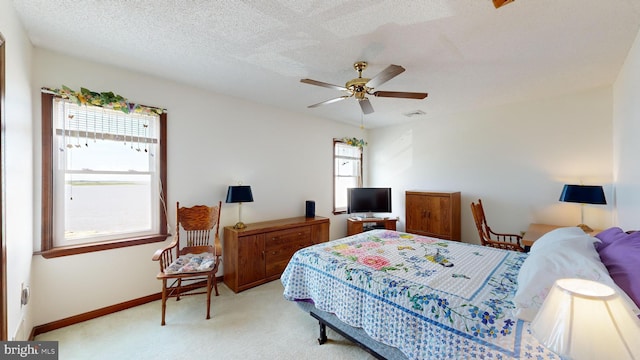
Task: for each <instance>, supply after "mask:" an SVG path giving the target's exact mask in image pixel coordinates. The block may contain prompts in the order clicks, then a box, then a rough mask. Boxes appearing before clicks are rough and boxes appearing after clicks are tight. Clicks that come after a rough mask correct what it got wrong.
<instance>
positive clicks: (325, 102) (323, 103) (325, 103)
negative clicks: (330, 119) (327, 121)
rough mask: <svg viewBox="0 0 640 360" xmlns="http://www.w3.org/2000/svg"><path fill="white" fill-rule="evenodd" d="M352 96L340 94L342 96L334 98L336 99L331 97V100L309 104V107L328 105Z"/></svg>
mask: <svg viewBox="0 0 640 360" xmlns="http://www.w3.org/2000/svg"><path fill="white" fill-rule="evenodd" d="M350 97H351V96H349V95H344V96H340V97H337V98H334V99H329V100H326V101H323V102H320V103H317V104H313V105H309V106H307V107H308V108H314V107H318V106H320V105H327V104H331V103H334V102H338V101H340V100H344V99H347V98H350Z"/></svg>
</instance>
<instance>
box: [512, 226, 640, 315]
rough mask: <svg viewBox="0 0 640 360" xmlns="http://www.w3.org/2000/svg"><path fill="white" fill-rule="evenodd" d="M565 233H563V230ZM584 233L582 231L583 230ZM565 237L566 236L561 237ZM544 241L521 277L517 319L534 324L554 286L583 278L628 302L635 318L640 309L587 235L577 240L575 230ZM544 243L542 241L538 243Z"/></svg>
mask: <svg viewBox="0 0 640 360" xmlns="http://www.w3.org/2000/svg"><path fill="white" fill-rule="evenodd" d="M576 229H578V230H580V229H579V228H576ZM559 230H561V229H559ZM580 231H581V232H582V230H580ZM561 235H564V236H561ZM549 238H550V239H551V240H548V241H543V242H542V243H541V245H542V246H538V247H537V248H536V249H535V251H534V249H533V248H532V249H531V250H532V251H531V252H530V254H529V256H528V257H527V259H526V260H525V261H524V263H523V264H522V267H521V268H520V272H519V273H518V290H517V291H516V295H515V296H514V298H513V301H514V303H515V306H516V308H515V311H514V315H515V316H516V317H518V318H520V319H522V320H525V321H532V320H533V318H534V317H535V315H536V314H537V313H538V310H540V307H541V306H542V303H543V302H544V299H545V298H546V297H547V294H548V293H549V290H550V289H551V286H553V283H554V282H555V281H556V280H557V279H561V278H580V279H587V280H594V281H599V282H601V283H603V284H605V285H608V286H610V287H612V288H613V289H614V290H616V291H617V292H618V293H619V294H620V295H621V297H622V298H623V299H624V300H626V301H627V303H628V304H629V307H630V308H631V309H632V310H633V312H634V313H635V314H639V313H640V309H638V307H637V306H636V305H635V303H634V302H633V301H631V300H630V299H629V296H628V295H627V294H626V293H625V292H624V291H622V290H621V289H620V288H619V287H618V286H617V285H616V284H615V282H614V281H613V279H612V278H611V276H610V275H609V272H608V271H607V268H606V267H605V266H604V264H603V263H602V262H601V261H600V256H599V255H598V252H597V251H596V249H595V247H594V243H595V242H597V240H598V239H595V240H594V238H593V237H591V236H589V235H587V234H585V233H584V232H582V235H580V236H576V232H575V231H573V230H564V231H560V232H559V234H558V233H556V234H553V235H552V236H551V237H549ZM540 240H544V239H543V238H542V237H541V238H540V239H539V240H537V241H536V242H535V243H534V246H535V245H536V244H537V243H538V241H540Z"/></svg>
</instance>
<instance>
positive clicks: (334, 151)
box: [332, 139, 364, 215]
mask: <svg viewBox="0 0 640 360" xmlns="http://www.w3.org/2000/svg"><path fill="white" fill-rule="evenodd" d="M339 143H340V144H346V145H349V144H348V143H347V142H346V141H343V140H341V139H333V148H332V150H333V164H332V166H333V214H334V215H340V214H346V213H347V209H346V208H345V209H344V210H342V209H340V210H338V209H337V208H336V180H337V178H338V174H336V159H337V157H336V145H337V144H339ZM349 146H353V145H349ZM353 147H355V148H358V146H353ZM359 149H360V169H358V171H359V174H358V181H357V182H358V187H362V184H363V173H362V168H363V165H362V163H363V156H364V151H363V149H362V148H359Z"/></svg>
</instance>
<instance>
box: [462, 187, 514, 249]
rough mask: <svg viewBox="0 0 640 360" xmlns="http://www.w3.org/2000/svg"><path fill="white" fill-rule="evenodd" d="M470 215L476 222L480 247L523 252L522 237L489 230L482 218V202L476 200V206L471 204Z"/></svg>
mask: <svg viewBox="0 0 640 360" xmlns="http://www.w3.org/2000/svg"><path fill="white" fill-rule="evenodd" d="M471 213H473V219H474V220H475V221H476V228H477V229H478V234H479V235H480V242H481V243H482V245H484V246H491V247H494V248H498V249H504V250H513V251H520V252H525V251H524V248H523V247H522V236H520V235H516V234H500V233H496V232H493V231H492V230H491V228H490V227H489V225H488V224H487V219H486V218H485V216H484V209H483V208H482V200H480V199H478V204H475V203H473V202H472V203H471Z"/></svg>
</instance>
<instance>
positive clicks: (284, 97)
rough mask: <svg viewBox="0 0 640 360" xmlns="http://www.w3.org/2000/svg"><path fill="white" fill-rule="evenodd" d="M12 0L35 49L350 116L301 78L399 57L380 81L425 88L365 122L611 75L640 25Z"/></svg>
mask: <svg viewBox="0 0 640 360" xmlns="http://www.w3.org/2000/svg"><path fill="white" fill-rule="evenodd" d="M13 3H14V6H15V8H16V10H17V12H18V14H19V16H20V18H21V21H22V23H23V25H24V26H25V28H26V30H27V33H28V36H29V38H30V39H31V41H32V42H33V44H34V45H35V46H37V47H41V48H46V49H50V50H54V51H57V52H62V53H66V54H69V55H72V56H76V57H80V58H86V59H89V60H94V61H98V62H102V63H106V64H111V65H115V66H118V67H122V68H127V69H131V70H135V71H138V72H141V73H147V74H151V75H156V76H159V77H162V78H167V79H171V80H176V81H179V82H182V83H187V84H192V85H194V86H197V87H200V88H204V89H208V90H211V91H214V92H218V93H222V94H227V95H231V96H235V97H239V98H245V99H248V100H250V101H254V102H260V103H264V104H270V105H273V106H276V107H280V108H284V109H289V110H292V111H297V112H303V113H307V114H312V115H316V116H320V117H326V118H331V119H335V120H338V121H344V122H348V123H352V124H356V125H358V124H360V121H361V117H360V116H361V115H360V114H361V113H360V107H359V106H358V104H357V102H356V100H354V99H346V100H344V101H340V102H337V103H333V104H329V105H325V106H322V107H318V108H313V109H308V108H307V106H308V105H311V104H315V103H318V102H321V101H324V100H328V99H331V98H335V97H338V96H341V95H343V93H342V92H340V91H338V90H333V89H328V88H324V87H319V86H312V85H308V84H302V83H300V81H299V80H300V79H301V78H312V79H314V80H319V81H323V82H327V83H331V84H336V85H340V86H343V85H344V84H345V82H346V81H347V80H350V79H352V78H354V77H356V76H357V73H356V72H355V70H353V67H352V66H353V63H354V62H355V61H358V60H365V61H368V62H369V67H368V69H366V70H365V72H364V74H363V75H364V77H373V76H374V75H375V74H377V73H379V72H380V71H382V70H383V69H384V68H385V67H387V66H388V65H389V64H397V65H402V66H403V67H405V68H406V71H405V72H404V73H402V74H400V75H399V76H397V77H396V78H393V79H392V80H390V81H388V82H387V83H385V84H383V85H381V86H379V88H378V89H377V90H386V91H412V92H428V93H429V97H427V98H426V99H424V100H408V99H389V98H371V104H372V105H373V108H374V109H375V112H374V113H373V114H369V115H365V116H364V123H365V126H366V127H368V128H372V127H379V126H386V125H391V124H396V123H399V122H403V121H408V120H409V118H408V117H407V116H405V115H404V114H406V113H411V112H415V111H417V110H421V111H423V112H425V115H423V118H424V119H429V118H434V117H437V116H438V115H441V114H447V113H452V112H457V111H465V110H473V109H479V108H484V107H489V106H496V105H500V104H505V103H511V102H518V101H523V100H525V99H529V98H543V97H549V96H554V95H560V94H564V93H570V92H575V91H579V90H582V89H588V88H594V87H599V86H604V85H608V84H611V83H612V82H613V81H614V80H615V77H616V76H617V74H618V71H619V69H620V67H621V66H622V63H623V61H624V59H625V57H626V56H627V53H628V51H629V49H630V46H631V44H632V43H633V40H634V39H635V37H636V35H637V34H638V29H639V27H640V0H616V1H611V0H517V1H515V2H513V3H511V4H509V5H505V6H503V7H501V8H499V9H495V8H494V7H493V4H492V2H491V0H423V1H415V0H368V1H338V0H245V1H240V0H219V1H213V0H183V1H181V0H83V1H77V0H73V1H71V0H14V1H13ZM42 85H43V86H56V84H42ZM96 90H99V91H100V90H116V89H96ZM124 95H126V94H124ZM411 119H412V120H415V119H417V117H413V118H411Z"/></svg>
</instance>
